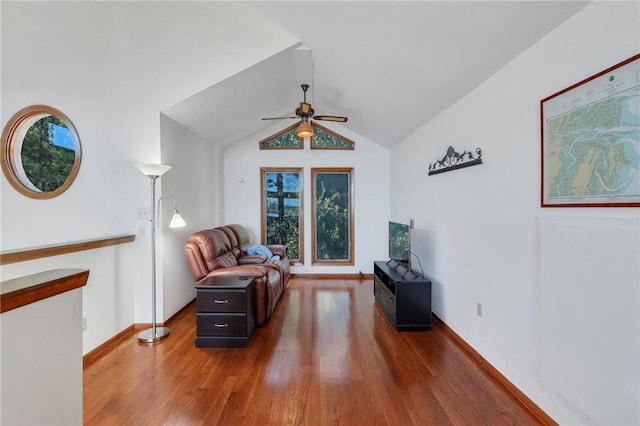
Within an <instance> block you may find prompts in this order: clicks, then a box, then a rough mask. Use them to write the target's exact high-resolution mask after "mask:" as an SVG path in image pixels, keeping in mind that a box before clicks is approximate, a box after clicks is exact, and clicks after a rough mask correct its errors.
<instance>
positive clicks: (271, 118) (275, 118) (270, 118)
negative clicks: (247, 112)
mask: <svg viewBox="0 0 640 426" xmlns="http://www.w3.org/2000/svg"><path fill="white" fill-rule="evenodd" d="M288 118H298V117H297V116H295V115H294V116H291V117H263V118H262V120H286V119H288Z"/></svg>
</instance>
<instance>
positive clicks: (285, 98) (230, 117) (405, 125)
mask: <svg viewBox="0 0 640 426" xmlns="http://www.w3.org/2000/svg"><path fill="white" fill-rule="evenodd" d="M587 3H588V2H583V1H472V2H462V1H441V2H438V1H410V2H399V1H387V2H375V1H374V2H362V1H355V2H342V1H333V2H318V1H298V2H244V3H242V4H241V7H244V8H246V9H248V10H250V11H251V12H252V13H257V14H259V15H262V16H263V17H264V18H265V19H267V20H270V21H272V22H274V23H275V24H276V25H278V26H280V27H282V28H284V29H285V30H286V31H288V32H290V33H292V34H295V35H296V36H297V37H298V38H299V40H300V42H301V45H302V46H303V49H305V48H306V50H301V49H299V48H298V49H296V48H291V49H288V50H286V51H284V52H282V53H280V54H277V55H275V56H272V57H271V58H269V59H267V60H265V61H263V62H260V63H258V64H255V65H254V66H252V67H250V68H248V69H246V70H245V71H243V72H240V73H238V74H236V75H234V76H232V77H230V78H228V79H226V80H225V81H223V82H220V83H218V84H215V85H213V86H211V87H209V88H208V89H206V90H204V91H202V92H200V93H197V94H194V95H193V96H192V97H190V98H188V99H186V100H184V101H182V102H179V103H178V104H176V105H173V106H171V107H169V108H167V109H166V110H165V111H163V112H164V113H165V114H167V115H168V116H169V117H171V118H173V119H174V120H176V121H178V122H180V123H181V124H183V125H184V126H185V127H187V128H190V129H192V130H193V131H195V132H196V133H199V134H201V135H202V136H204V137H206V138H207V139H209V140H211V141H212V142H214V143H219V144H221V145H222V146H225V145H228V144H230V143H233V142H236V141H239V140H242V139H245V138H246V137H248V136H250V135H251V134H254V133H256V132H258V131H261V130H263V129H265V128H267V127H269V126H272V125H274V122H273V121H262V120H261V118H262V117H273V116H290V115H293V112H294V110H295V108H296V107H297V106H298V104H299V103H300V101H301V100H302V90H301V89H300V86H299V85H300V83H301V82H305V81H304V80H311V81H306V82H308V83H309V84H311V85H312V88H311V91H312V93H311V96H310V97H308V101H311V103H312V104H313V107H314V109H315V112H316V114H318V115H346V116H348V117H349V121H348V122H347V123H346V124H344V126H345V127H347V128H349V129H350V130H352V131H354V132H356V133H357V134H360V135H361V136H363V137H365V138H367V139H369V140H372V141H374V142H376V143H379V144H381V145H383V146H387V147H390V146H392V145H393V144H395V143H397V142H399V141H401V140H402V139H403V138H405V137H406V136H408V135H409V134H411V133H412V132H413V131H415V130H416V129H417V128H419V127H420V126H421V125H423V124H424V123H425V122H427V121H429V120H430V119H432V118H433V117H435V116H436V115H437V114H438V113H439V112H441V111H443V110H444V109H446V108H447V107H449V106H450V105H452V104H453V103H454V102H456V101H457V100H458V99H460V98H461V97H463V96H464V95H465V94H467V93H469V92H470V91H471V90H473V89H474V88H475V87H477V86H478V85H479V84H480V83H481V82H482V81H484V80H485V79H486V78H488V77H489V76H491V75H492V74H493V73H495V72H496V71H498V70H499V69H500V68H501V67H503V66H504V65H506V64H507V63H508V62H509V61H510V60H511V59H513V58H514V57H516V56H517V55H518V54H519V53H521V52H522V51H524V50H526V49H527V48H528V47H530V46H531V45H533V44H534V43H535V42H536V41H537V40H539V39H540V38H541V37H543V36H544V35H545V34H547V33H548V32H549V31H551V30H552V29H554V28H555V27H557V26H558V25H559V24H561V23H562V22H563V21H565V20H566V19H568V18H569V17H570V16H571V15H573V14H575V13H576V12H577V11H578V10H580V9H581V8H583V7H584V6H585V5H586V4H587ZM309 49H310V51H309ZM311 61H312V62H313V66H312V67H311V65H310V64H309V62H311ZM311 69H312V72H311ZM524 78H526V76H523V79H524ZM523 84H526V81H523ZM294 122H295V121H294V120H283V121H282V128H285V127H287V126H289V125H291V124H293V123H294ZM322 124H323V125H327V127H332V126H335V125H334V124H333V123H328V124H327V122H323V123H322ZM334 128H335V127H334Z"/></svg>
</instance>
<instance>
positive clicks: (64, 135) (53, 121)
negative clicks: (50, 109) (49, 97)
mask: <svg viewBox="0 0 640 426" xmlns="http://www.w3.org/2000/svg"><path fill="white" fill-rule="evenodd" d="M20 157H21V161H22V167H23V168H24V172H25V175H26V176H27V178H28V179H29V182H31V183H32V184H33V186H35V187H36V188H38V189H39V190H40V191H42V192H49V191H53V190H55V189H57V188H59V187H60V186H62V185H63V184H64V182H65V181H66V180H67V178H68V177H69V175H70V174H71V169H72V167H73V163H74V159H75V151H74V148H73V140H72V138H71V135H70V133H69V130H68V129H67V126H66V125H65V124H64V122H63V121H62V120H61V119H60V118H58V117H56V116H53V115H49V116H46V117H44V118H41V119H40V120H38V121H36V122H35V123H34V124H33V125H32V126H31V127H29V129H28V130H27V133H26V135H25V137H24V140H23V142H22V151H21V152H20Z"/></svg>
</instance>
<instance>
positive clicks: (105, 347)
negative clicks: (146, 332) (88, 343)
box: [82, 324, 135, 368]
mask: <svg viewBox="0 0 640 426" xmlns="http://www.w3.org/2000/svg"><path fill="white" fill-rule="evenodd" d="M134 330H135V329H134V327H133V324H132V325H130V326H129V327H127V328H125V329H124V330H122V331H121V332H120V333H118V334H116V335H115V336H113V337H112V338H110V339H108V340H107V341H106V342H104V343H102V344H101V345H98V346H97V347H96V348H95V349H94V350H92V351H89V352H87V354H86V355H84V356H83V357H82V368H86V367H88V366H89V365H91V364H93V363H94V362H96V361H97V360H98V359H100V358H102V357H103V356H104V355H106V354H107V353H109V352H110V351H111V350H112V349H113V348H114V347H116V346H117V345H118V344H119V343H120V342H122V341H123V340H126V339H128V338H129V336H130V335H131V332H132V331H134Z"/></svg>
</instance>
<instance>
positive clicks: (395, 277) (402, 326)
mask: <svg viewBox="0 0 640 426" xmlns="http://www.w3.org/2000/svg"><path fill="white" fill-rule="evenodd" d="M373 276H374V278H373V294H374V295H375V299H376V304H377V305H378V306H379V307H380V308H381V309H382V311H383V312H384V313H385V315H386V316H387V318H388V319H389V321H391V323H392V324H393V326H394V327H395V328H396V330H398V331H408V330H430V329H431V281H430V280H428V279H426V278H425V277H424V276H422V275H421V274H418V273H417V272H415V271H408V270H407V266H406V265H403V264H401V263H397V262H395V261H390V262H385V261H375V262H373Z"/></svg>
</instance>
